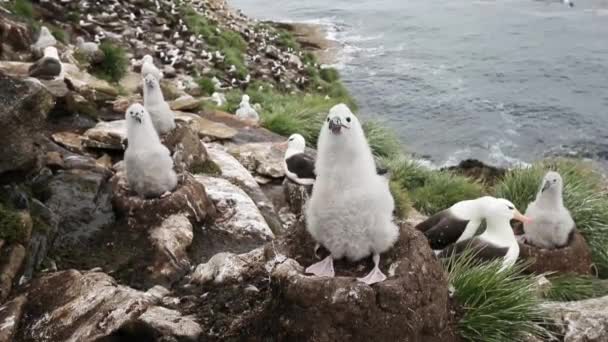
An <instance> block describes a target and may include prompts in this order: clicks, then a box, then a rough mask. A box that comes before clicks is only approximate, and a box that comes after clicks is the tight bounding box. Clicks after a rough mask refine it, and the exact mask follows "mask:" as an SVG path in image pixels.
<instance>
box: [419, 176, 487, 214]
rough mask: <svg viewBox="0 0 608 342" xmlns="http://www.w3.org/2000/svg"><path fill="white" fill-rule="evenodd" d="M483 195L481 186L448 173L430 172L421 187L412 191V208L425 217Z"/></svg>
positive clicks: (465, 178)
mask: <svg viewBox="0 0 608 342" xmlns="http://www.w3.org/2000/svg"><path fill="white" fill-rule="evenodd" d="M483 195H484V189H483V186H482V185H481V184H479V183H478V182H475V181H473V180H471V179H469V178H467V177H464V176H460V175H455V174H453V173H451V172H449V171H435V172H432V173H431V174H430V176H429V177H428V179H427V180H426V182H425V183H424V185H423V186H422V187H419V188H417V189H414V190H413V191H412V198H413V202H414V207H415V208H416V209H418V210H419V211H420V212H421V213H423V214H427V215H432V214H435V213H437V212H439V211H441V210H444V209H447V208H449V207H451V206H452V205H454V204H456V203H458V202H460V201H464V200H470V199H475V198H478V197H481V196H483Z"/></svg>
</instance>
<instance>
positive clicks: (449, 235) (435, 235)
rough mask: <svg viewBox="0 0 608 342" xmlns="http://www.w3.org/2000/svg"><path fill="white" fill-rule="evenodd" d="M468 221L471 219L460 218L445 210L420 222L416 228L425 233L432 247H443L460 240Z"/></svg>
mask: <svg viewBox="0 0 608 342" xmlns="http://www.w3.org/2000/svg"><path fill="white" fill-rule="evenodd" d="M468 223H469V221H467V220H459V219H457V218H455V217H453V216H452V215H450V212H449V211H448V210H444V211H442V212H439V213H437V214H435V215H433V216H431V217H429V218H428V219H427V220H426V221H424V222H421V223H419V224H418V225H417V226H416V229H418V230H420V231H422V232H423V233H424V236H426V238H427V239H428V241H429V244H430V245H431V248H432V249H443V248H446V247H447V246H448V245H450V244H453V243H454V242H456V241H457V240H458V238H459V237H460V236H461V235H462V233H463V232H464V230H465V228H466V226H467V224H468Z"/></svg>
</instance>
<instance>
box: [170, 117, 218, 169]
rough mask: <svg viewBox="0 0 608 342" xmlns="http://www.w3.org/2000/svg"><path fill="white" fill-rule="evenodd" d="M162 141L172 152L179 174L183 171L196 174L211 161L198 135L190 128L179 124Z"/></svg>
mask: <svg viewBox="0 0 608 342" xmlns="http://www.w3.org/2000/svg"><path fill="white" fill-rule="evenodd" d="M162 139H163V143H164V144H165V146H167V148H168V149H169V151H171V155H172V156H173V163H174V165H175V170H176V171H177V172H178V173H181V172H183V171H189V172H192V173H196V171H198V170H201V169H203V168H204V167H205V163H207V161H208V159H209V157H208V155H207V150H206V149H205V145H203V143H202V142H201V140H200V139H199V137H198V134H197V133H196V132H195V131H194V130H193V129H192V128H191V127H190V126H188V125H185V124H178V125H177V127H176V128H175V129H174V130H172V131H171V132H169V133H167V134H166V135H164V136H163V137H162Z"/></svg>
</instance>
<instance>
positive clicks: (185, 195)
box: [111, 172, 216, 230]
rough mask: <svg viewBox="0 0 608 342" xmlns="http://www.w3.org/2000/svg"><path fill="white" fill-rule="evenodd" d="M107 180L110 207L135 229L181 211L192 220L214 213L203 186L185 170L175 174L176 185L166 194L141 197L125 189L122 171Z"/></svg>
mask: <svg viewBox="0 0 608 342" xmlns="http://www.w3.org/2000/svg"><path fill="white" fill-rule="evenodd" d="M111 182H112V191H113V193H114V197H113V199H112V203H113V204H114V209H115V210H116V211H117V212H118V213H120V214H121V215H123V216H125V217H128V219H129V224H130V225H131V226H134V227H136V228H138V229H144V230H148V229H150V228H151V227H154V226H155V225H159V224H161V223H162V222H163V221H164V220H165V219H166V218H168V217H169V216H171V215H174V214H184V215H186V217H188V218H189V219H190V220H192V221H193V222H204V221H205V220H207V219H208V218H213V217H215V213H216V211H215V206H214V205H213V203H212V202H211V200H210V199H209V198H208V197H207V195H208V191H206V190H205V186H203V184H201V183H200V182H198V181H196V180H195V179H194V178H193V177H192V176H191V175H189V174H181V175H179V182H178V185H177V188H176V189H175V190H173V192H172V193H171V194H170V195H168V196H166V197H162V198H154V199H144V198H141V197H139V196H137V195H135V194H133V193H132V192H131V191H129V187H128V183H127V179H126V177H125V174H124V172H118V173H117V174H116V175H115V176H114V177H113V178H112V180H111Z"/></svg>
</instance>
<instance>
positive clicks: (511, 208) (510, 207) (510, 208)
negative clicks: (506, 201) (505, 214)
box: [507, 205, 515, 210]
mask: <svg viewBox="0 0 608 342" xmlns="http://www.w3.org/2000/svg"><path fill="white" fill-rule="evenodd" d="M507 208H509V210H513V209H515V208H513V207H512V206H510V205H508V206H507Z"/></svg>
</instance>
